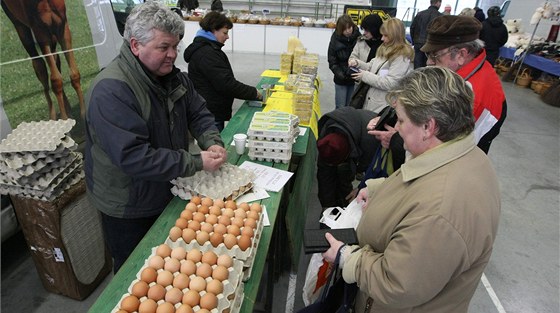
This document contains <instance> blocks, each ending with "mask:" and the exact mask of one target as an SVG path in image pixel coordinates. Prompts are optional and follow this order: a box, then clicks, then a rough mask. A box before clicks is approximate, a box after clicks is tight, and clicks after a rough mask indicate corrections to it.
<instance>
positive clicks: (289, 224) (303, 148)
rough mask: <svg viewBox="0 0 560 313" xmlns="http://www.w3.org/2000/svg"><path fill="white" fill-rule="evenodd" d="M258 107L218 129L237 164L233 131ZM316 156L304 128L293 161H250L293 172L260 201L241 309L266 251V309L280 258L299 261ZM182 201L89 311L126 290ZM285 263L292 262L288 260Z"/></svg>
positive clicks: (253, 298)
mask: <svg viewBox="0 0 560 313" xmlns="http://www.w3.org/2000/svg"><path fill="white" fill-rule="evenodd" d="M276 82H278V78H271V77H263V78H262V79H261V82H260V83H259V86H260V85H261V84H274V83H276ZM259 86H258V87H259ZM258 111H262V108H258V107H251V106H249V105H248V103H247V102H245V103H244V104H243V105H242V106H241V108H240V109H239V110H238V111H237V112H236V114H235V115H234V116H233V117H232V118H231V120H230V121H229V123H228V125H227V126H226V127H225V129H224V130H223V131H222V134H221V135H222V139H223V141H224V144H225V145H226V149H227V151H228V162H229V163H231V164H236V165H240V164H242V163H243V162H245V161H247V160H249V157H248V155H247V153H245V154H244V155H241V156H240V155H238V154H236V152H235V147H234V146H233V145H231V142H232V139H233V135H234V134H236V133H247V129H248V128H249V123H250V122H251V119H252V117H253V114H254V112H258ZM316 156H317V148H316V141H315V136H314V135H313V133H312V132H311V131H310V130H309V129H307V131H306V132H305V134H304V135H303V136H299V137H298V138H297V141H296V142H295V144H294V146H293V152H292V160H291V162H290V163H289V164H284V163H272V162H259V161H253V162H256V163H259V164H264V165H268V166H272V167H274V168H277V169H281V170H289V171H291V172H293V173H294V176H293V177H292V179H291V180H290V182H289V183H288V184H287V185H286V186H284V188H283V189H282V190H281V191H280V192H270V191H269V192H268V193H269V194H270V197H269V198H267V199H263V200H261V201H260V203H261V204H263V205H265V206H266V210H267V214H268V218H269V221H270V226H268V227H264V228H263V231H262V234H261V238H260V241H259V245H258V248H257V251H256V255H255V260H254V263H253V267H252V272H251V277H250V278H249V280H247V281H246V282H245V287H244V300H243V304H242V307H241V309H240V312H253V309H254V305H255V303H256V302H257V295H258V292H259V289H262V288H261V287H262V286H261V285H260V284H261V278H262V277H263V274H264V273H265V269H266V268H265V263H266V261H267V256H268V261H269V263H268V269H267V270H268V276H267V277H268V278H269V279H268V281H267V283H268V284H267V303H266V304H267V305H268V308H269V309H270V301H271V299H270V297H271V295H272V287H273V281H274V279H272V277H273V275H274V272H275V271H277V269H278V267H279V266H282V264H285V263H282V262H281V261H283V260H282V258H286V257H287V258H288V259H289V260H291V264H292V265H293V264H295V265H297V263H298V260H299V254H300V250H301V243H302V241H303V228H304V225H305V217H306V215H307V198H308V195H309V192H310V189H311V186H312V182H313V177H314V175H313V174H314V170H315V160H316ZM186 204H187V201H185V200H182V199H180V198H178V197H175V198H174V199H173V200H172V201H171V202H170V203H169V205H168V206H167V207H166V208H165V210H164V211H163V213H162V214H161V215H160V217H159V218H158V219H157V220H156V222H155V223H154V225H153V226H152V228H151V229H150V230H149V232H148V233H147V234H146V236H145V237H144V238H143V239H142V241H140V243H139V244H138V246H137V247H136V249H134V251H133V253H132V254H131V255H130V257H129V258H128V259H127V261H126V262H125V263H124V264H123V266H122V267H121V269H120V270H119V272H118V273H117V274H116V275H115V276H114V277H113V279H112V281H111V282H110V283H109V284H108V285H107V287H106V288H105V290H104V291H103V293H102V294H101V295H100V296H99V298H98V299H97V300H96V301H95V303H94V304H93V306H92V307H91V308H90V310H89V312H91V313H98V312H111V310H112V309H113V308H114V307H115V306H116V305H117V304H118V302H119V300H120V299H121V297H122V295H123V294H125V293H127V292H128V291H127V289H128V287H129V285H130V283H131V282H132V281H133V280H134V279H135V278H136V274H137V273H138V271H139V270H140V268H141V267H142V266H143V265H144V262H145V260H146V259H147V258H148V256H149V255H150V254H151V251H152V250H151V249H152V247H155V246H158V245H159V244H161V243H163V242H164V241H165V239H166V238H167V236H168V230H169V229H170V228H171V227H172V226H173V225H174V224H175V220H176V219H177V217H178V216H179V214H180V212H181V211H182V210H183V209H184V207H185V205H186ZM286 231H287V234H286V233H285V232H286ZM286 239H288V242H289V247H290V251H289V253H286V252H287V251H286V245H284V244H283V243H284V242H285V241H286ZM289 264H290V262H288V265H289ZM271 271H272V272H271Z"/></svg>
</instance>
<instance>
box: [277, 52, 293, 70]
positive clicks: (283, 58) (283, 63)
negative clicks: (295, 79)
mask: <svg viewBox="0 0 560 313" xmlns="http://www.w3.org/2000/svg"><path fill="white" fill-rule="evenodd" d="M293 61H294V54H293V53H287V52H285V53H282V54H281V55H280V74H281V75H288V74H290V73H291V72H292V63H293Z"/></svg>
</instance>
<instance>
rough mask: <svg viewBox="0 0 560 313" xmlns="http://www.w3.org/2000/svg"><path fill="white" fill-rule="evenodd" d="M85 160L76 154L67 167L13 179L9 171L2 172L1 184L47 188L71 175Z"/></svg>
mask: <svg viewBox="0 0 560 313" xmlns="http://www.w3.org/2000/svg"><path fill="white" fill-rule="evenodd" d="M82 164H83V161H82V156H81V154H74V155H73V159H72V160H70V162H69V163H68V164H66V166H65V167H57V168H53V169H52V170H51V171H49V172H46V173H33V174H32V175H30V176H25V177H20V178H19V179H13V178H12V177H10V176H9V175H7V173H4V172H2V173H0V184H6V185H12V186H16V187H27V188H31V189H34V190H45V189H47V188H49V187H56V185H58V184H60V182H61V180H63V179H64V178H65V177H67V176H68V175H70V173H71V172H73V171H74V170H75V169H77V168H78V167H80V168H81V167H82Z"/></svg>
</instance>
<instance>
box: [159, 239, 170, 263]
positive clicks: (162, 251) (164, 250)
mask: <svg viewBox="0 0 560 313" xmlns="http://www.w3.org/2000/svg"><path fill="white" fill-rule="evenodd" d="M156 254H157V255H159V256H160V257H162V258H164V259H165V258H166V257H168V256H170V255H171V247H169V246H168V245H166V244H164V243H162V244H161V245H159V246H158V247H157V249H156Z"/></svg>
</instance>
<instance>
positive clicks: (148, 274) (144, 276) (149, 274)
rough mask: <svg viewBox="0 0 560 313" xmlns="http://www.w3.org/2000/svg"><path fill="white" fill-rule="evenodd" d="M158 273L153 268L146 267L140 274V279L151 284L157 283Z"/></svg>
mask: <svg viewBox="0 0 560 313" xmlns="http://www.w3.org/2000/svg"><path fill="white" fill-rule="evenodd" d="M156 278H157V272H156V270H155V269H154V268H153V267H146V268H145V269H143V270H142V273H140V279H141V280H143V281H145V282H146V283H148V284H150V283H153V282H155V281H156Z"/></svg>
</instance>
